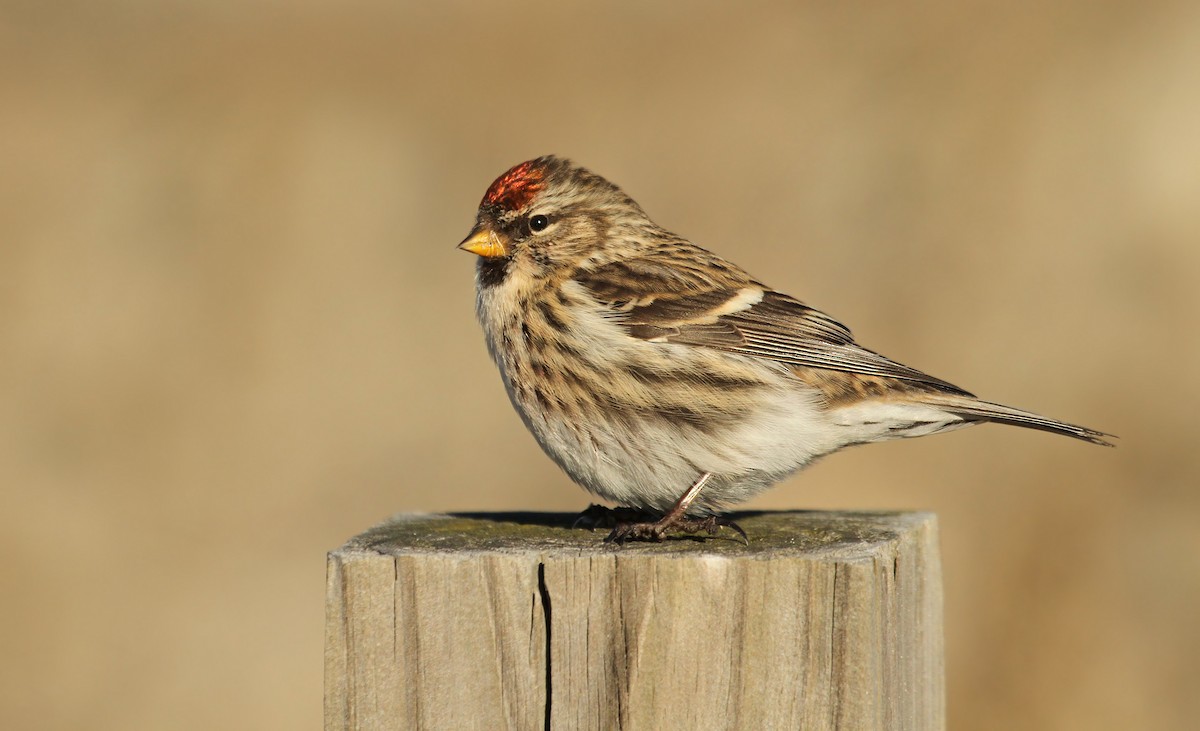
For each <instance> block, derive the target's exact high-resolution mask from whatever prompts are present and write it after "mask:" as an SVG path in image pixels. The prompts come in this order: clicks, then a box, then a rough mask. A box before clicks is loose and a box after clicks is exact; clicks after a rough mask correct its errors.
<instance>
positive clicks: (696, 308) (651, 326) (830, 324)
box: [575, 249, 971, 396]
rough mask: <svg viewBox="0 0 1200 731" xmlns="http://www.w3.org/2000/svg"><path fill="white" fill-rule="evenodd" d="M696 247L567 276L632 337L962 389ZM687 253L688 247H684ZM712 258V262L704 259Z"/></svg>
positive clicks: (954, 390) (956, 391) (955, 390)
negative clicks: (695, 258) (690, 261)
mask: <svg viewBox="0 0 1200 731" xmlns="http://www.w3.org/2000/svg"><path fill="white" fill-rule="evenodd" d="M696 251H698V252H703V254H704V255H706V257H711V259H712V261H707V259H706V258H705V257H701V261H700V262H699V264H700V265H699V266H686V267H685V266H680V265H679V261H680V260H679V257H674V256H672V257H659V258H654V257H646V258H637V259H633V260H625V261H620V262H614V263H611V264H607V265H603V266H599V267H596V268H594V269H591V270H587V271H582V272H578V273H577V274H576V275H575V280H576V281H578V282H579V283H580V284H582V285H583V286H584V287H585V288H586V289H587V290H588V291H590V292H591V293H592V295H593V296H594V297H596V299H597V300H599V301H600V302H602V303H603V304H604V305H605V306H606V307H607V308H608V313H607V314H608V315H609V317H611V318H613V319H615V320H616V321H618V322H620V323H621V324H622V325H624V326H625V327H626V328H628V330H629V333H630V334H631V335H632V336H634V337H637V338H641V339H644V340H649V341H654V342H668V343H678V344H682V345H690V346H695V347H704V348H713V349H716V350H722V351H726V352H731V353H739V354H742V355H748V356H753V357H756V358H764V359H767V360H772V361H776V362H779V363H784V364H787V365H789V366H792V367H796V368H819V369H826V370H833V371H842V372H846V373H859V374H863V375H870V376H882V377H887V378H898V379H901V380H904V381H909V382H914V383H920V384H925V385H926V386H929V387H932V388H933V389H934V390H936V391H941V392H946V393H952V394H959V395H965V396H969V395H971V394H969V393H968V392H967V391H965V390H963V389H961V388H959V387H958V386H955V385H953V384H951V383H948V382H946V381H943V380H941V379H940V378H935V377H933V376H930V375H929V374H927V373H923V372H921V371H919V370H917V369H915V368H910V367H908V366H906V365H902V364H900V363H897V362H895V361H893V360H890V359H888V358H885V357H884V356H882V355H880V354H878V353H876V352H874V351H871V350H868V349H866V348H863V347H862V346H860V345H858V344H857V343H855V342H854V337H853V335H851V333H850V330H849V328H847V327H846V326H845V325H842V324H841V323H840V322H838V321H837V320H835V319H833V318H832V317H830V316H829V315H826V314H825V313H823V312H821V311H819V310H816V309H813V308H812V307H809V306H808V305H805V304H804V303H802V302H800V301H799V300H796V299H794V298H792V297H789V296H787V295H785V294H782V293H779V292H776V291H774V290H771V289H769V288H767V287H766V286H764V285H763V284H761V283H759V282H757V281H755V280H753V279H751V278H750V277H749V276H748V275H746V274H745V273H744V272H742V271H740V270H738V269H736V268H735V267H733V265H731V264H728V263H727V262H724V261H722V260H721V259H719V258H717V257H716V256H715V255H713V254H709V253H708V252H704V251H703V250H701V249H697V250H696ZM689 253H691V254H693V255H694V252H689ZM713 262H716V263H717V264H718V266H712V263H713Z"/></svg>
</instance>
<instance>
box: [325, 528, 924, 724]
mask: <svg viewBox="0 0 1200 731" xmlns="http://www.w3.org/2000/svg"><path fill="white" fill-rule="evenodd" d="M573 517H574V516H565V515H548V514H477V515H458V516H447V515H402V516H398V517H396V518H393V519H392V520H389V521H388V522H386V523H384V524H383V525H380V526H378V527H376V528H374V529H372V530H370V531H368V532H367V533H364V534H363V535H361V536H358V537H356V538H354V539H352V540H351V541H350V542H348V543H347V544H346V545H345V546H343V547H342V548H340V549H338V550H336V551H333V552H331V553H330V554H329V562H328V571H329V573H328V594H327V605H326V606H327V620H326V650H325V684H326V690H325V695H326V697H325V728H326V729H327V731H332V730H341V729H373V730H374V729H498V728H509V729H538V728H556V729H670V728H705V729H769V728H780V729H914V730H915V729H920V730H921V731H925V730H927V729H941V728H944V726H945V722H944V715H945V714H944V705H945V701H944V697H945V696H944V671H943V652H942V591H941V574H940V567H939V559H938V551H937V528H936V521H935V518H934V516H932V515H930V514H924V513H805V512H798V513H759V514H746V515H741V516H737V520H738V521H739V522H740V523H741V525H742V526H743V527H744V528H745V529H746V531H747V532H748V533H749V534H750V543H749V545H743V544H741V543H739V542H737V541H734V540H731V539H729V538H727V537H724V536H723V537H719V538H717V539H709V540H705V541H693V540H687V539H683V540H671V541H667V542H664V543H661V544H638V545H626V546H623V547H614V546H609V545H605V544H603V543H602V542H601V538H602V537H603V533H600V532H597V533H591V532H589V531H586V530H580V529H571V528H570V527H569V525H570V522H571V520H572V519H573Z"/></svg>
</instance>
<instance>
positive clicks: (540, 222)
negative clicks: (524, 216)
mask: <svg viewBox="0 0 1200 731" xmlns="http://www.w3.org/2000/svg"><path fill="white" fill-rule="evenodd" d="M549 225H550V219H549V218H546V217H545V216H543V215H541V214H538V215H536V216H530V217H529V230H530V231H533V232H534V233H537V232H538V231H544V230H545V229H546V227H547V226H549Z"/></svg>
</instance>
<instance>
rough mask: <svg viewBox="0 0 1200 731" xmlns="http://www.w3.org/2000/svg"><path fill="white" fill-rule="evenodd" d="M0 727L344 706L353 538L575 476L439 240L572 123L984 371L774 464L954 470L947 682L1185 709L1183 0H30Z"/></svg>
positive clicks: (1187, 14) (1085, 713)
mask: <svg viewBox="0 0 1200 731" xmlns="http://www.w3.org/2000/svg"><path fill="white" fill-rule="evenodd" d="M0 95H2V96H0V479H2V481H3V482H2V492H0V500H2V502H0V549H2V551H3V553H2V558H3V572H2V577H0V595H2V599H0V612H2V618H0V673H2V676H0V726H3V727H4V728H6V729H77V728H87V729H103V730H107V729H135V728H136V729H165V728H171V729H184V730H186V729H285V728H286V729H293V728H295V729H316V728H318V727H319V723H320V705H321V692H322V690H321V682H322V680H321V646H322V617H323V606H322V601H323V582H324V570H325V569H324V552H325V551H326V550H328V549H330V548H333V547H335V546H337V545H339V544H340V543H341V542H342V541H343V540H344V539H346V538H348V537H349V536H351V535H353V534H355V533H357V532H360V531H361V530H363V529H365V528H366V527H368V526H369V525H371V524H373V523H375V522H377V521H379V520H381V519H383V518H384V517H385V516H387V515H389V514H390V513H393V512H397V511H417V510H421V511H429V510H433V511H437V510H459V509H480V510H491V509H535V510H551V511H574V510H578V509H581V508H582V507H583V506H585V505H586V504H587V502H588V497H587V496H586V495H585V494H584V493H583V492H582V491H581V490H579V489H578V488H576V487H575V486H573V485H572V484H571V483H570V482H569V481H568V480H567V479H566V478H565V477H564V476H563V475H561V474H560V473H559V472H558V471H557V470H556V468H555V467H554V466H553V465H552V464H551V463H550V462H549V461H548V460H547V459H545V458H544V457H543V456H542V455H541V453H540V452H539V451H538V449H537V447H536V445H535V444H534V442H533V440H532V438H530V437H529V436H528V434H527V433H526V432H525V430H524V428H523V427H522V426H521V423H520V422H519V420H518V419H517V417H516V416H515V415H514V414H513V413H512V411H511V409H510V407H509V405H508V403H507V400H506V398H505V396H504V393H503V390H502V388H501V385H500V382H499V378H498V377H497V375H496V373H495V371H494V368H493V366H492V365H491V363H490V362H489V360H488V359H487V355H486V353H485V350H484V347H483V342H482V337H481V335H480V332H479V330H478V327H477V325H476V323H475V322H474V319H473V311H472V307H473V305H472V271H473V266H474V262H473V260H472V257H470V256H469V255H466V254H463V253H462V252H459V251H455V249H454V246H455V244H457V243H458V241H459V240H460V239H461V238H462V236H463V235H465V233H466V232H467V230H468V228H469V226H470V224H471V222H472V219H473V215H474V210H475V206H476V204H477V203H478V200H479V198H480V196H481V195H482V194H483V191H484V189H485V188H486V186H487V185H488V184H489V183H490V182H491V180H492V179H493V178H494V177H495V176H496V175H498V174H499V173H501V172H502V171H504V170H505V169H506V168H507V167H509V166H510V165H512V164H514V163H516V162H519V161H521V160H524V159H526V158H529V157H533V156H536V155H539V154H543V153H546V152H556V153H559V154H563V155H567V156H570V157H573V158H575V159H576V160H578V161H580V162H582V163H583V164H585V165H588V166H589V167H592V168H593V169H595V170H596V171H598V172H600V173H601V174H603V175H605V176H607V177H609V178H611V179H612V180H614V181H616V182H617V183H619V184H620V185H622V186H623V187H624V188H625V189H626V190H627V191H628V192H629V193H630V194H631V195H633V196H634V197H635V198H637V200H639V201H640V202H641V203H642V205H643V206H644V207H645V208H646V210H647V211H648V212H649V213H650V214H651V215H652V216H653V217H654V218H655V219H656V220H658V221H659V222H660V223H662V224H663V225H665V226H667V227H668V228H671V229H673V230H675V231H678V232H680V233H682V234H684V235H686V236H689V237H691V238H692V239H693V240H695V241H697V242H699V243H701V244H703V245H706V246H708V247H709V248H712V249H715V250H717V251H719V252H721V253H722V254H725V255H727V256H729V257H730V258H731V259H734V260H736V261H737V262H739V263H741V264H742V265H744V266H745V267H747V268H748V269H749V270H750V271H751V272H753V273H755V274H757V275H758V276H759V277H761V278H763V279H765V280H766V281H768V282H769V283H770V284H772V285H774V286H776V287H778V288H780V289H782V290H784V291H787V292H790V293H792V294H795V295H796V296H798V297H800V298H801V299H804V300H806V301H808V302H810V303H812V304H815V305H817V306H819V307H821V308H822V309H825V310H827V311H828V312H830V313H832V314H833V315H835V316H837V317H839V318H841V319H843V320H844V321H846V322H847V323H849V324H850V325H851V326H852V327H853V328H854V330H855V333H856V334H857V336H858V337H859V339H860V340H861V341H862V342H863V343H864V344H866V345H868V346H869V347H872V348H875V349H877V350H880V351H882V352H883V353H885V354H888V355H890V356H892V357H894V358H896V359H898V360H900V361H902V362H905V363H908V364H911V365H913V366H916V367H919V368H922V369H925V370H928V371H930V372H932V373H934V374H936V375H939V376H942V377H945V378H947V379H949V380H951V381H953V382H955V383H958V384H960V385H962V386H964V387H967V388H970V389H972V390H974V391H976V392H978V393H979V394H981V395H983V396H985V397H988V398H991V399H995V400H999V401H1004V402H1008V403H1012V404H1014V405H1018V406H1023V407H1027V408H1031V409H1034V410H1037V411H1040V412H1042V413H1045V414H1048V415H1052V416H1055V417H1059V418H1062V419H1067V420H1073V421H1077V422H1079V423H1083V424H1086V425H1089V426H1093V427H1096V428H1099V429H1103V430H1106V431H1111V432H1114V433H1116V434H1119V435H1120V436H1121V441H1120V446H1119V448H1118V449H1116V450H1105V449H1100V448H1096V447H1091V446H1088V445H1085V444H1081V443H1077V442H1073V441H1070V440H1067V439H1062V438H1055V437H1052V436H1050V435H1046V434H1041V433H1035V432H1027V431H1024V430H1017V429H1007V428H1001V427H984V428H979V429H972V430H969V431H967V432H961V433H957V434H953V435H948V436H940V437H936V438H932V439H923V440H913V441H908V442H903V443H892V444H886V445H880V446H873V447H870V448H866V449H859V450H851V451H849V452H846V453H843V454H839V455H836V456H834V457H831V458H829V459H827V460H826V461H824V462H822V463H821V464H819V465H817V466H816V467H814V468H812V469H810V470H809V471H807V472H805V473H803V474H801V475H799V476H798V477H796V478H794V479H792V480H791V481H789V482H788V483H787V484H785V485H783V486H781V487H779V488H777V489H776V490H774V491H772V492H771V493H770V494H769V495H767V496H766V497H764V498H762V499H760V500H758V501H756V502H754V503H751V504H749V505H748V507H751V508H793V507H795V508H799V507H804V508H897V509H903V508H919V509H928V510H934V511H936V512H937V513H938V514H939V515H940V519H941V528H942V541H943V553H944V569H945V579H946V587H947V592H946V626H947V648H948V662H949V704H950V707H949V713H950V719H951V726H952V728H955V729H1015V728H1020V729H1133V728H1137V729H1150V728H1157V729H1183V728H1193V727H1194V726H1191V724H1192V723H1194V722H1195V718H1197V717H1198V716H1200V693H1198V692H1197V690H1200V619H1198V617H1200V490H1198V489H1197V485H1198V483H1200V458H1198V457H1197V448H1196V445H1195V442H1196V437H1197V424H1196V407H1197V404H1198V402H1200V378H1198V376H1200V339H1198V338H1197V329H1198V327H1200V326H1198V322H1200V135H1198V134H1197V129H1198V128H1200V127H1198V124H1200V5H1197V4H1196V3H1187V2H1178V3H1170V2H1156V3H1144V2H1133V1H1128V2H1121V1H1114V2H1106V3H1095V2H1090V1H1087V0H1075V1H1070V2H1060V3H1050V4H1047V3H1034V2H1027V3H1019V4H1016V5H1014V4H1012V3H1001V2H995V3H975V2H966V3H963V2H943V3H919V4H911V3H906V4H898V3H892V4H886V3H885V4H874V5H871V6H863V5H859V4H846V3H809V4H804V5H797V4H792V3H785V2H770V3H759V4H755V3H749V4H747V3H742V4H739V5H738V7H736V8H735V7H733V6H732V5H725V4H721V3H713V2H697V3H689V4H682V3H680V4H678V5H676V4H666V3H647V2H633V1H630V2H624V3H617V4H615V5H605V6H599V5H591V6H588V7H583V8H573V7H569V6H567V5H566V4H562V3H508V4H504V5H502V6H501V5H498V6H496V7H494V8H487V9H484V8H481V7H479V6H478V5H477V4H476V3H469V2H449V3H441V4H439V5H437V6H436V7H434V6H432V5H426V4H421V3H412V4H409V5H405V4H403V3H394V2H384V1H383V0H380V1H379V2H370V1H367V0H362V1H359V2H341V3H333V2H328V3H323V2H318V1H317V0H310V1H308V2H295V3H276V2H267V1H266V0H258V1H252V2H247V1H245V0H239V1H238V2H233V1H232V0H229V1H223V0H213V1H211V2H148V1H140V2H139V1H136V0H126V1H124V2H106V3H96V2H56V3H36V2H13V1H11V0H9V1H6V2H0Z"/></svg>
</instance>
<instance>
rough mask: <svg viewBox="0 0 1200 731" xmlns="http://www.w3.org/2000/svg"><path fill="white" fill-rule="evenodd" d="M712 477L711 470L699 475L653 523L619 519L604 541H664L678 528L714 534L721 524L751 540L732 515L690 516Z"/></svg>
mask: <svg viewBox="0 0 1200 731" xmlns="http://www.w3.org/2000/svg"><path fill="white" fill-rule="evenodd" d="M710 477H712V473H711V472H705V473H704V474H702V475H700V478H699V479H698V480H696V481H695V482H693V483H692V486H691V487H689V488H688V489H687V491H686V492H684V493H683V495H680V496H679V499H678V500H676V501H675V504H674V505H672V506H671V509H670V510H668V511H667V514H666V515H664V516H663V517H662V518H660V519H658V520H657V521H654V522H649V521H644V522H631V521H621V520H618V522H617V525H616V527H615V528H613V531H612V533H609V534H608V538H605V539H604V542H605V543H624V542H625V541H661V540H662V539H663V538H664V537H665V536H666V535H667V533H668V532H670V531H679V532H681V533H700V532H705V533H708V534H709V535H710V536H715V535H716V534H717V533H718V532H719V531H720V530H721V527H722V526H728V527H730V528H732V529H733V530H735V531H737V532H738V533H740V534H741V536H742V540H745V541H748V539H747V538H746V531H744V530H742V528H741V526H739V525H738V524H737V523H734V522H733V521H732V520H730V519H729V518H726V517H724V516H716V515H710V516H708V517H705V518H691V517H688V514H687V510H688V508H689V507H691V505H692V503H693V502H695V500H696V496H698V495H699V494H700V490H702V489H703V488H704V485H705V483H707V482H708V480H709V478H710Z"/></svg>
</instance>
